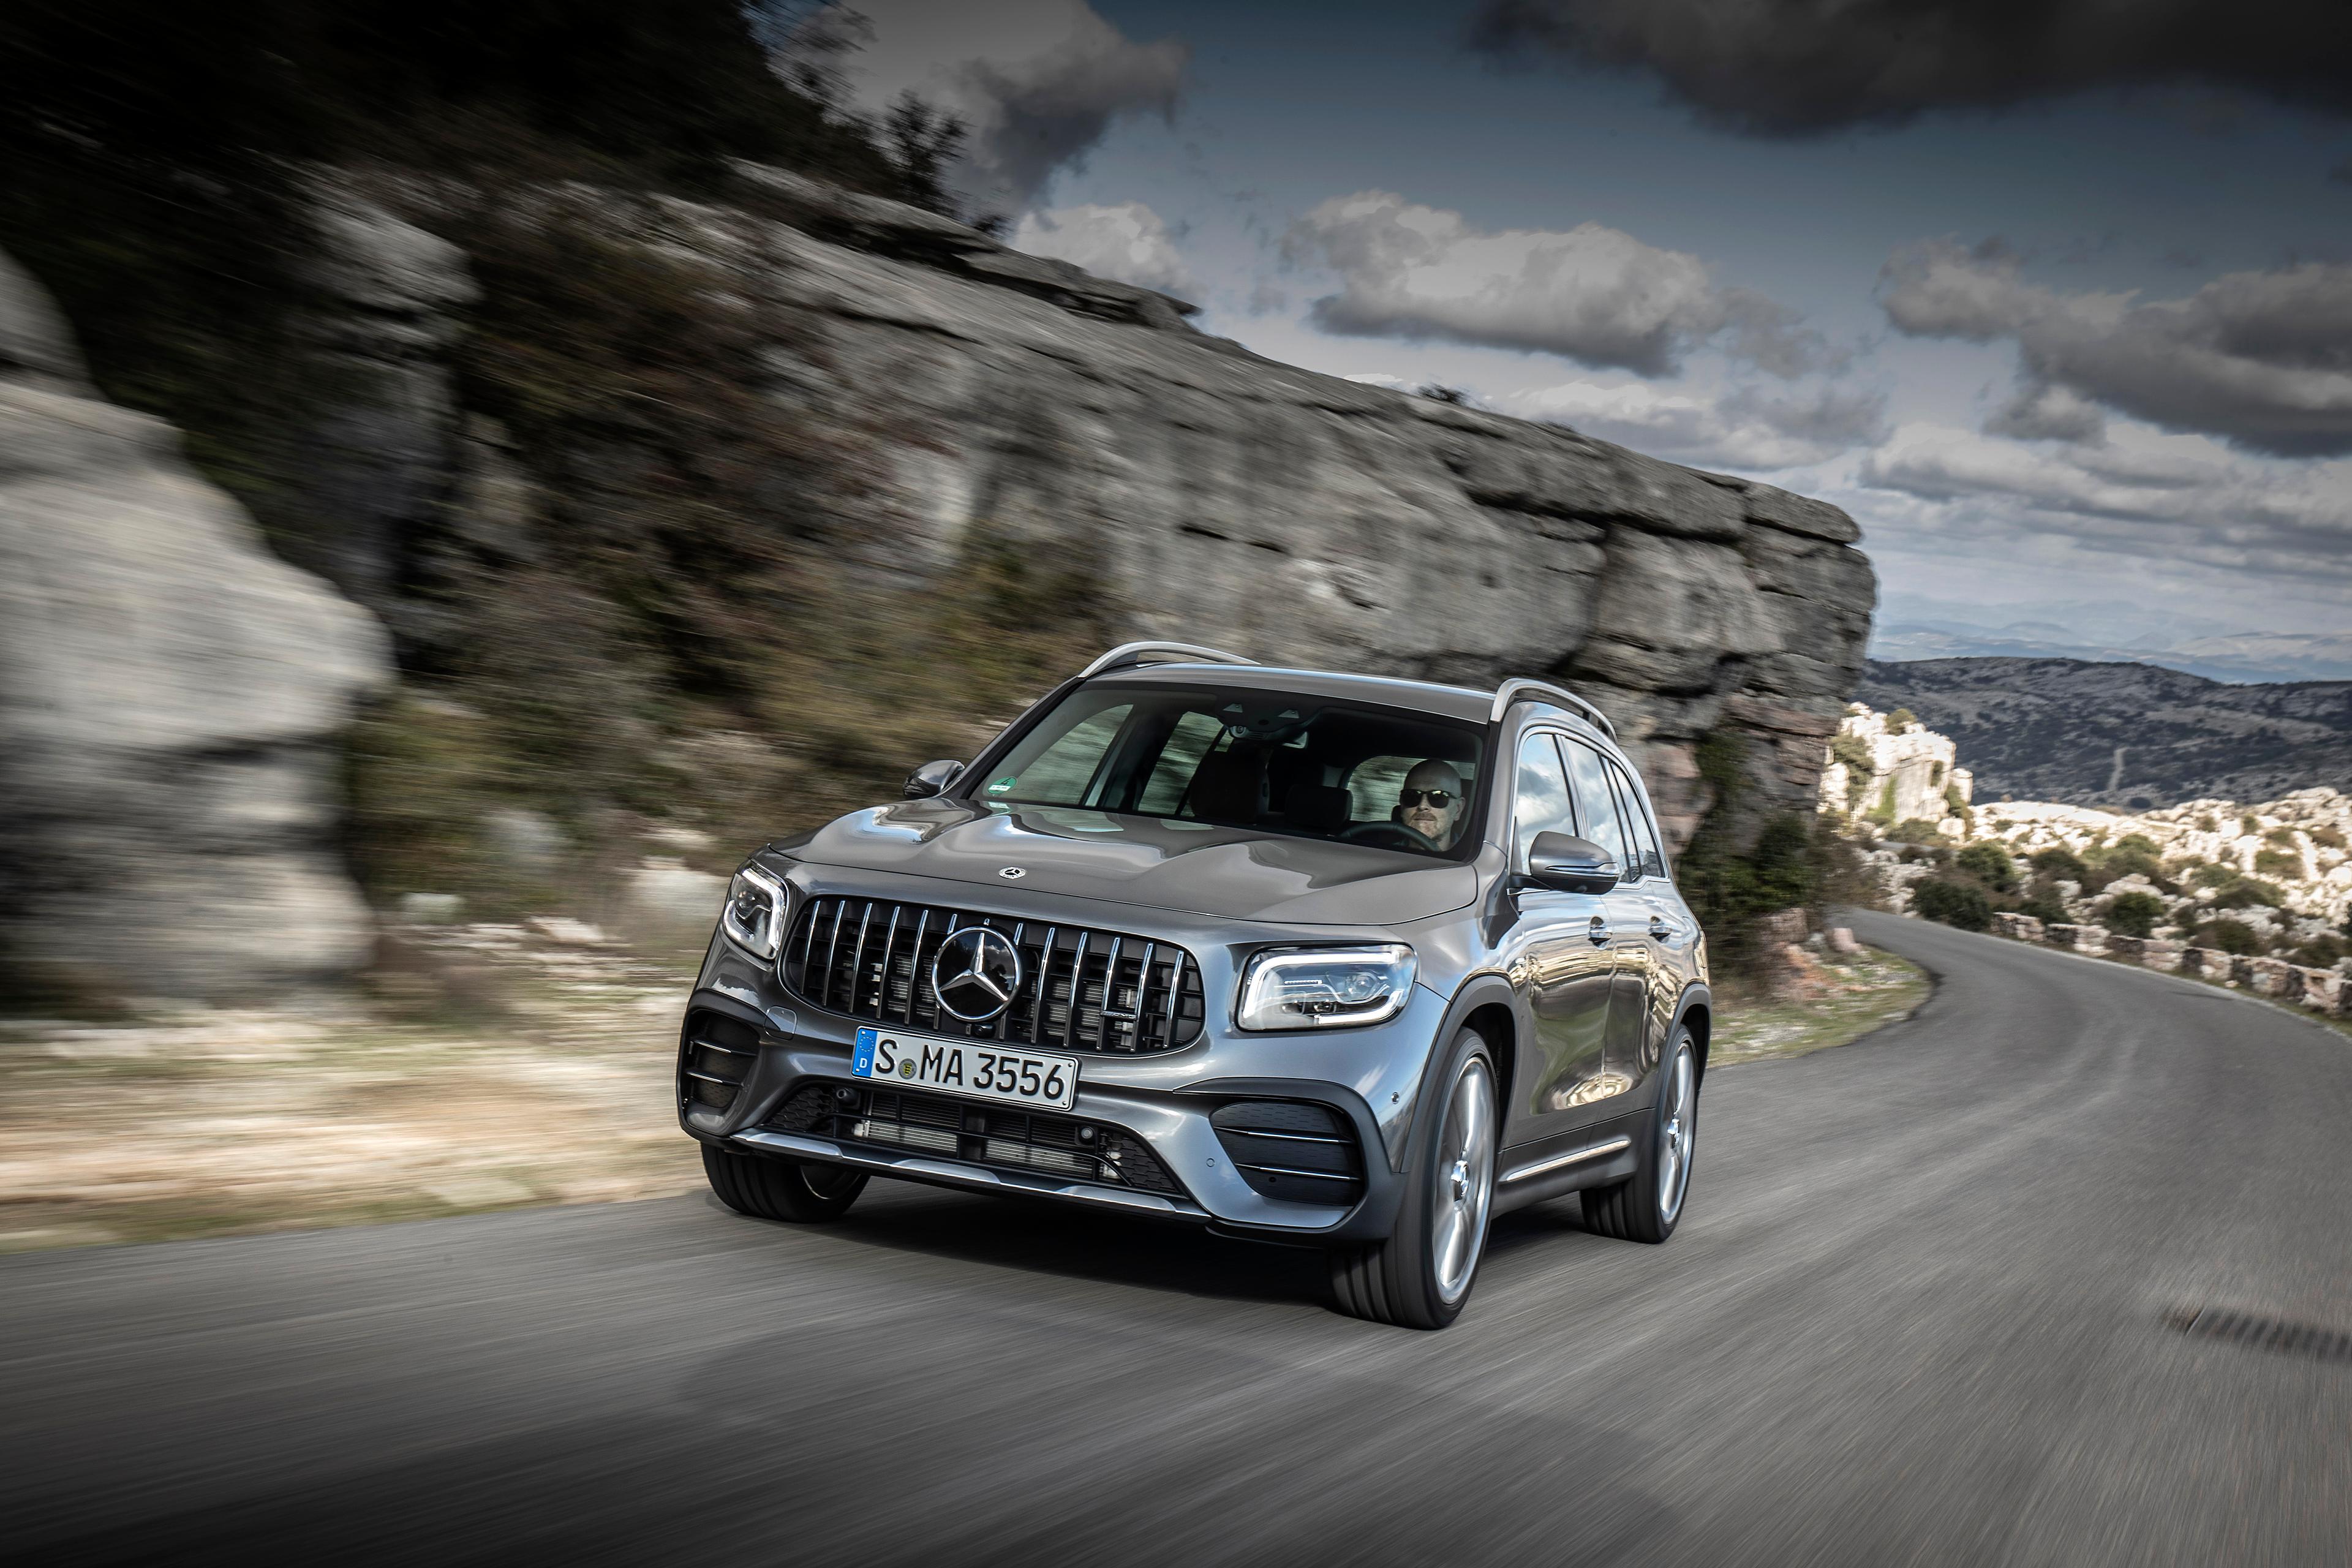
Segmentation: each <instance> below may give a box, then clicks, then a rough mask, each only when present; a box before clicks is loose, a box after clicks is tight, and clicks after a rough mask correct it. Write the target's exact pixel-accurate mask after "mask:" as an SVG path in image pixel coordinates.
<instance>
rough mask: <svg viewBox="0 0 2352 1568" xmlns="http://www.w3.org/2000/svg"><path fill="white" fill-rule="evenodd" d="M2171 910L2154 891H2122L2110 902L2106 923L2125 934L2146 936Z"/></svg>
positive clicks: (2113, 929)
mask: <svg viewBox="0 0 2352 1568" xmlns="http://www.w3.org/2000/svg"><path fill="white" fill-rule="evenodd" d="M2170 912H2171V911H2170V910H2168V909H2167V908H2166V907H2165V902H2164V900H2162V899H2159V898H2158V897H2157V896H2156V895H2155V894H2154V893H2140V892H2131V893H2121V894H2118V895H2117V896H2116V898H2115V899H2114V900H2112V901H2111V902H2109V903H2108V905H2107V909H2106V914H2105V918H2104V923H2105V926H2106V928H2107V929H2108V930H2109V931H2120V932H2121V933H2123V934H2124V935H2125V936H2146V935H2147V934H2148V933H2149V932H2151V931H2155V930H2156V928H2157V927H2158V925H2159V924H2160V923H2162V921H2163V920H2164V917H2165V916H2166V915H2167V914H2168V913H2170Z"/></svg>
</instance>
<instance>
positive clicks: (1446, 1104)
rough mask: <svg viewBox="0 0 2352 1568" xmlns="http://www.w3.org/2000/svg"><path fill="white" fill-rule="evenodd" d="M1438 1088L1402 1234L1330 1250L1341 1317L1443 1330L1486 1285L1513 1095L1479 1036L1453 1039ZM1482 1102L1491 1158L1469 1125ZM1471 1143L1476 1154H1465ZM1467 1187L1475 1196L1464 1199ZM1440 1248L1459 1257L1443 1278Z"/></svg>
mask: <svg viewBox="0 0 2352 1568" xmlns="http://www.w3.org/2000/svg"><path fill="white" fill-rule="evenodd" d="M1474 1075H1475V1076H1474ZM1433 1082H1434V1083H1435V1084H1436V1085H1437V1087H1438V1093H1437V1098H1436V1100H1434V1102H1433V1104H1432V1105H1431V1107H1430V1111H1429V1114H1428V1115H1426V1116H1424V1117H1423V1118H1422V1119H1421V1121H1422V1125H1421V1126H1419V1127H1416V1128H1415V1129H1414V1130H1413V1146H1412V1159H1411V1160H1410V1161H1409V1162H1407V1163H1406V1167H1405V1191H1404V1197H1403V1201H1402V1203H1401V1204H1400V1205H1399V1207H1398V1212H1397V1223H1396V1229H1395V1231H1394V1232H1393V1233H1392V1234H1391V1236H1390V1237H1389V1238H1388V1239H1387V1240H1386V1241H1381V1242H1376V1243H1374V1244H1373V1245H1371V1246H1370V1247H1334V1248H1332V1250H1331V1255H1330V1263H1331V1293H1332V1294H1333V1295H1334V1296H1335V1297H1337V1298H1338V1299H1339V1310H1341V1311H1343V1312H1346V1313H1348V1314H1349V1315H1350V1316H1352V1317H1358V1318H1369V1319H1370V1320H1371V1321H1373V1322H1376V1323H1394V1324H1396V1325H1397V1326H1398V1327H1400V1328H1408V1329H1442V1328H1444V1327H1445V1325H1446V1324H1448V1323H1450V1322H1452V1321H1454V1319H1456V1318H1458V1317H1460V1316H1461V1315H1462V1309H1463V1307H1464V1305H1465V1303H1466V1302H1468V1300H1470V1288H1471V1286H1472V1285H1474V1284H1475V1283H1476V1282H1477V1274H1478V1264H1479V1261H1480V1259H1481V1258H1483V1256H1484V1255H1485V1253H1486V1222H1487V1219H1488V1218H1489V1216H1490V1215H1491V1214H1492V1212H1493V1209H1494V1197H1495V1154H1496V1150H1497V1149H1498V1148H1499V1147H1500V1145H1501V1142H1502V1100H1503V1094H1504V1089H1503V1088H1502V1084H1501V1081H1500V1079H1499V1078H1498V1077H1497V1075H1496V1071H1495V1062H1494V1057H1493V1054H1492V1053H1491V1052H1490V1051H1489V1050H1488V1049H1487V1047H1486V1041H1485V1040H1484V1039H1483V1038H1481V1037H1479V1035H1478V1033H1477V1032H1476V1031H1475V1030H1473V1029H1465V1030H1463V1031H1462V1032H1461V1033H1460V1034H1459V1035H1457V1036H1455V1037H1454V1043H1453V1045H1452V1047H1449V1048H1448V1050H1447V1051H1446V1055H1445V1065H1444V1070H1443V1071H1442V1072H1440V1073H1439V1074H1438V1075H1437V1077H1436V1078H1435V1079H1433ZM1474 1102H1475V1114H1476V1115H1477V1116H1480V1117H1483V1123H1480V1124H1478V1125H1480V1126H1483V1133H1484V1137H1483V1152H1482V1153H1481V1152H1474V1148H1475V1146H1477V1138H1478V1133H1477V1131H1475V1129H1474V1127H1473V1126H1472V1125H1471V1124H1469V1123H1467V1122H1465V1121H1464V1117H1465V1113H1466V1111H1467V1108H1469V1107H1470V1106H1471V1105H1473V1104H1474ZM1465 1142H1468V1143H1470V1144H1471V1145H1473V1147H1465V1146H1464V1145H1465ZM1474 1167H1475V1168H1474ZM1465 1186H1466V1194H1467V1195H1466V1196H1465V1195H1459V1194H1464V1193H1465ZM1474 1208H1475V1213H1473V1212H1472V1210H1473V1209H1474ZM1440 1240H1449V1242H1450V1245H1449V1247H1448V1257H1449V1258H1459V1262H1458V1264H1456V1265H1455V1266H1454V1268H1453V1269H1452V1272H1451V1273H1450V1274H1449V1275H1448V1276H1447V1277H1446V1278H1444V1279H1441V1277H1440V1273H1441V1265H1440V1260H1439V1258H1438V1257H1437V1243H1438V1242H1439V1241H1440ZM1457 1247H1458V1248H1463V1249H1466V1251H1465V1250H1457Z"/></svg>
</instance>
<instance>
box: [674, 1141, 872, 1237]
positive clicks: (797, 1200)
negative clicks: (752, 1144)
mask: <svg viewBox="0 0 2352 1568" xmlns="http://www.w3.org/2000/svg"><path fill="white" fill-rule="evenodd" d="M702 1173H703V1174H704V1175H705V1176H708V1177H709V1179H710V1190H711V1191H712V1192H714V1193H717V1194H719V1202H720V1203H722V1204H725V1205H727V1206H728V1207H729V1208H730V1209H733V1210H734V1211H735V1212H736V1213H737V1214H746V1215H751V1217H752V1218H753V1219H782V1220H792V1221H793V1222H795V1223H797V1224H800V1225H821V1224H823V1223H824V1221H826V1220H831V1219H839V1218H840V1217H841V1216H842V1215H845V1214H846V1213H848V1212H849V1205H851V1204H854V1203H856V1201H857V1194H860V1193H862V1192H864V1191H865V1190H866V1173H865V1172H863V1171H854V1170H851V1169H850V1168H849V1167H847V1166H845V1165H802V1164H796V1163H793V1161H790V1160H771V1159H769V1158H767V1157H766V1156H765V1155H761V1154H737V1153H734V1152H730V1151H729V1150H725V1149H714V1148H712V1147H711V1146H710V1145H709V1144H708V1143H705V1144H704V1145H703V1146H702Z"/></svg>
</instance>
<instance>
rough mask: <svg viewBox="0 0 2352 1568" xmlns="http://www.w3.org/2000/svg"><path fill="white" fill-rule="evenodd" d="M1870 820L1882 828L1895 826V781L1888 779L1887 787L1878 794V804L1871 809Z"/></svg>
mask: <svg viewBox="0 0 2352 1568" xmlns="http://www.w3.org/2000/svg"><path fill="white" fill-rule="evenodd" d="M1870 820H1871V821H1873V822H1874V823H1876V824H1878V825H1879V826H1881V827H1891V826H1894V825H1895V781H1894V780H1893V779H1888V780H1887V781H1886V787H1885V789H1882V790H1880V791H1879V792H1878V804H1877V805H1874V806H1872V807H1871V808H1870Z"/></svg>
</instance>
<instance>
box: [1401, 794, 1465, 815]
mask: <svg viewBox="0 0 2352 1568" xmlns="http://www.w3.org/2000/svg"><path fill="white" fill-rule="evenodd" d="M1423 801H1427V802H1428V803H1429V804H1430V805H1433V806H1435V807H1436V808H1437V809H1438V810H1440V811H1444V809H1445V808H1446V807H1447V806H1449V805H1453V804H1454V797H1453V796H1452V795H1448V794H1447V793H1446V792H1445V791H1444V790H1442V789H1401V790H1399V791H1397V804H1398V805H1402V806H1403V807H1404V808H1405V809H1406V810H1407V811H1411V810H1412V808H1413V807H1414V806H1416V805H1420V804H1421V803H1422V802H1423Z"/></svg>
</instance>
